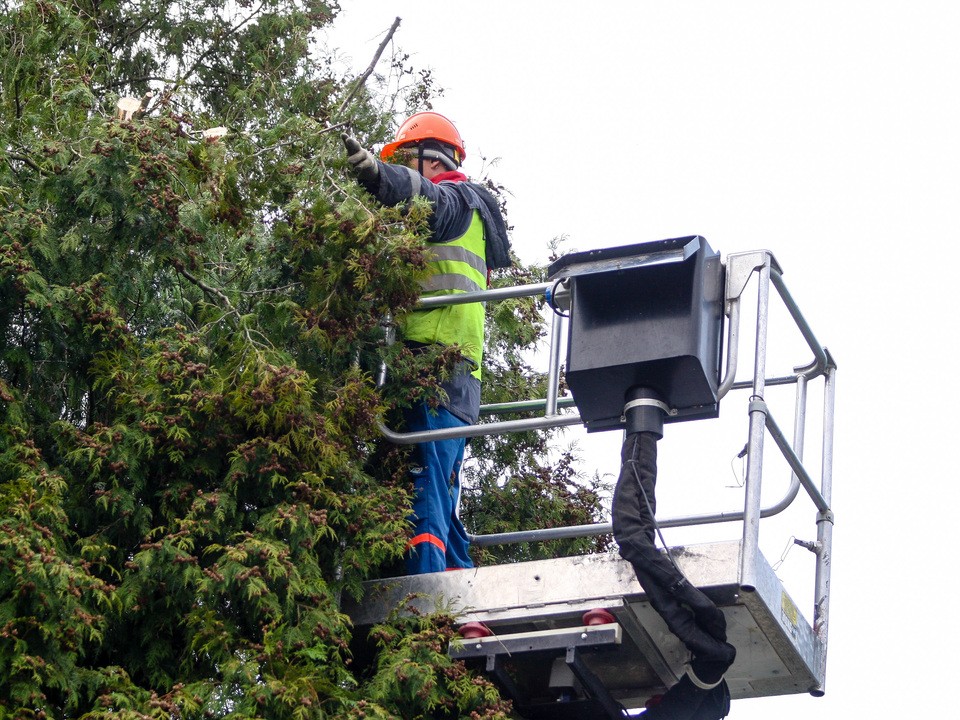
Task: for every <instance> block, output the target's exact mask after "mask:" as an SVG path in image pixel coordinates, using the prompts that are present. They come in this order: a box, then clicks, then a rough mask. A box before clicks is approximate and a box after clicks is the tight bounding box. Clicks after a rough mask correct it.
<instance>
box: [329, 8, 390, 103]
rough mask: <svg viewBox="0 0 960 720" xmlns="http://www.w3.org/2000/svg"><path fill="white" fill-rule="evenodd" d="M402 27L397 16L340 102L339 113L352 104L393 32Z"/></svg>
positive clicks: (375, 65)
mask: <svg viewBox="0 0 960 720" xmlns="http://www.w3.org/2000/svg"><path fill="white" fill-rule="evenodd" d="M398 27H400V18H399V17H397V18H396V19H395V20H394V21H393V25H391V26H390V30H389V31H388V32H387V36H386V37H385V38H384V39H383V42H381V43H380V47H378V48H377V52H376V53H374V56H373V60H371V61H370V64H369V65H368V66H367V69H366V70H364V71H363V74H361V75H360V77H358V78H357V82H356V83H354V86H353V88H352V89H351V90H350V93H349V94H348V95H347V97H346V98H344V100H343V102H342V103H340V107H339V108H337V115H339V114H340V113H342V112H343V111H344V110H346V109H347V105H349V104H350V101H351V100H353V98H354V96H355V95H356V94H357V93H358V92H360V88H362V87H363V86H364V84H365V83H366V82H367V78H369V77H370V76H371V75H372V74H373V71H374V68H376V67H377V63H378V62H380V56H381V55H383V50H384V48H385V47H387V43H388V42H390V40H391V39H392V38H393V34H394V33H395V32H396V31H397V28H398Z"/></svg>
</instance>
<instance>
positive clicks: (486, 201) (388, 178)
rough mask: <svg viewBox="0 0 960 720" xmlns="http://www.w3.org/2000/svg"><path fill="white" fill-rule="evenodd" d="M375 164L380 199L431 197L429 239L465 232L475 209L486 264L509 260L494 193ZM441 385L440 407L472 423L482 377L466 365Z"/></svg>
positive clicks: (460, 177) (450, 178) (457, 177)
mask: <svg viewBox="0 0 960 720" xmlns="http://www.w3.org/2000/svg"><path fill="white" fill-rule="evenodd" d="M378 162H379V161H378ZM379 169H380V172H379V174H378V178H377V183H376V187H370V186H368V187H367V190H369V191H370V192H371V193H372V194H373V195H374V196H375V197H376V198H377V199H378V200H379V201H380V202H382V203H383V204H384V205H400V204H402V203H405V202H409V201H410V200H412V199H413V198H414V197H417V196H423V197H425V198H426V199H427V200H429V201H430V205H431V207H432V209H433V212H432V213H431V214H430V217H429V219H428V227H429V228H430V232H431V237H430V241H431V242H439V243H442V242H449V241H451V240H456V239H457V238H459V237H461V236H463V234H464V233H465V232H466V231H467V228H468V227H469V226H470V222H471V221H472V220H473V217H474V211H477V212H479V214H480V219H481V221H482V222H483V227H484V240H485V244H486V262H487V267H488V268H489V269H495V268H502V267H508V266H509V265H510V264H511V259H510V239H509V237H508V236H507V228H506V223H505V222H504V220H503V215H502V214H501V213H500V207H499V204H498V203H497V201H496V198H494V197H493V195H492V194H491V193H490V192H489V191H488V190H486V188H484V187H482V186H481V185H477V184H476V183H471V182H469V181H467V177H466V175H464V174H463V173H460V172H446V173H443V174H441V175H438V176H437V177H435V178H434V179H433V181H430V180H427V179H426V178H425V177H423V176H422V175H420V173H418V172H417V171H416V170H413V169H412V168H408V167H406V166H403V165H393V164H390V163H384V162H380V168H379ZM441 387H442V388H443V390H444V392H445V393H446V395H447V400H446V402H445V403H444V407H446V408H447V410H449V411H450V412H451V413H453V414H454V415H456V416H457V417H459V418H460V419H461V420H464V421H465V422H468V423H470V424H474V423H476V422H477V420H478V418H479V414H480V381H479V380H477V379H476V378H475V377H473V376H472V375H471V374H470V371H469V369H468V368H465V372H463V373H457V374H455V375H454V376H453V377H451V378H450V379H449V380H447V381H445V382H443V383H441Z"/></svg>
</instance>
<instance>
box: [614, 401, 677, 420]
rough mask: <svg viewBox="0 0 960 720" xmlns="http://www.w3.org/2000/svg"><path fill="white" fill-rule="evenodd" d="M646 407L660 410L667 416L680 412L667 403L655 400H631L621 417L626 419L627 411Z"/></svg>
mask: <svg viewBox="0 0 960 720" xmlns="http://www.w3.org/2000/svg"><path fill="white" fill-rule="evenodd" d="M645 405H647V406H650V407H655V408H660V409H661V410H663V412H665V413H666V414H667V415H676V414H677V413H678V412H679V410H676V409H675V408H671V407H670V406H669V405H667V404H666V403H665V402H661V401H660V400H654V399H653V398H637V399H636V400H631V401H630V402H628V403H627V404H626V405H624V406H623V415H621V417H623V418H626V416H627V411H628V410H630V409H631V408H635V407H641V406H645Z"/></svg>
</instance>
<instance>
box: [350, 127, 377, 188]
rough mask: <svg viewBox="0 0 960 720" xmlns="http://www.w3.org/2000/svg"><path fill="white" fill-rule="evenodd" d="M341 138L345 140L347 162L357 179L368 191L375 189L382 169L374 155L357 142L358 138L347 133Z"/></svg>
mask: <svg viewBox="0 0 960 720" xmlns="http://www.w3.org/2000/svg"><path fill="white" fill-rule="evenodd" d="M340 137H341V138H342V139H343V144H344V145H345V146H346V148H347V161H348V162H349V163H350V166H351V168H352V169H353V172H354V174H355V175H356V176H357V179H358V180H359V181H360V182H361V183H362V184H363V185H364V186H365V187H367V189H370V188H375V187H376V186H377V178H378V177H379V175H380V167H379V165H378V164H377V159H376V158H375V157H374V156H373V153H371V152H370V151H368V150H366V149H364V148H363V146H362V145H360V143H358V142H357V140H356V138H353V137H351V136H350V135H347V134H346V133H344V134H343V135H341V136H340Z"/></svg>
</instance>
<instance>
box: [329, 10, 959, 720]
mask: <svg viewBox="0 0 960 720" xmlns="http://www.w3.org/2000/svg"><path fill="white" fill-rule="evenodd" d="M342 5H343V7H344V9H343V13H342V14H341V17H340V19H339V20H338V21H337V23H336V28H337V29H336V31H335V32H334V33H332V34H331V42H332V43H334V44H335V45H337V46H339V47H340V48H341V49H342V51H343V52H344V55H345V58H346V60H347V61H348V62H350V63H352V66H353V67H354V68H355V70H356V71H358V72H359V71H360V70H362V69H363V68H364V67H366V65H367V64H368V62H369V61H370V59H371V58H372V56H373V53H374V51H375V49H376V47H377V45H378V44H379V42H380V40H381V39H382V37H383V35H384V33H386V31H387V30H388V29H389V27H390V25H391V23H392V22H393V20H394V18H395V17H397V16H399V17H400V18H402V24H401V26H400V28H399V30H398V32H397V34H396V35H395V39H394V45H395V46H397V47H400V48H402V49H403V50H404V51H405V52H408V53H410V54H411V61H412V62H413V63H414V64H416V65H418V66H421V67H429V68H432V69H433V71H434V73H435V75H436V78H437V80H438V82H439V83H440V85H442V86H443V87H445V88H446V94H445V97H444V98H442V99H441V100H440V101H439V102H438V103H436V105H435V109H436V110H438V111H439V112H442V113H443V114H445V115H447V116H448V117H450V118H451V119H452V120H453V121H454V122H455V123H456V124H457V126H458V128H459V129H460V131H461V134H462V135H463V137H464V139H465V141H466V143H467V153H468V159H467V162H466V164H465V169H466V171H467V172H468V174H478V173H479V172H480V170H481V164H480V162H479V156H480V155H481V154H482V155H484V156H486V157H488V158H493V157H498V158H500V161H499V164H498V166H497V167H496V169H495V170H494V172H493V175H494V177H495V178H496V179H497V180H498V181H500V182H501V183H503V184H504V185H505V186H506V187H507V188H508V189H509V191H510V192H511V193H512V197H511V199H510V201H509V205H508V207H509V211H510V217H509V220H510V222H511V224H513V225H514V228H515V229H514V231H513V242H514V246H515V248H516V249H517V251H518V253H519V254H520V256H521V258H522V259H523V260H525V261H527V262H540V263H543V262H546V259H547V253H548V251H547V244H548V242H549V241H550V240H551V238H553V237H555V236H559V235H566V236H568V238H569V240H568V242H567V244H566V246H565V247H567V249H568V250H573V249H577V250H587V249H592V248H601V247H609V246H614V245H623V244H629V243H634V242H645V241H650V240H657V239H662V238H668V237H677V236H681V235H689V234H700V235H703V236H704V237H706V238H707V240H708V241H709V242H710V244H711V245H712V246H713V247H714V248H715V249H717V250H719V251H720V252H721V253H722V254H723V255H724V256H726V255H727V254H728V253H732V252H739V251H745V250H754V249H760V248H765V249H769V250H771V251H772V252H773V253H774V255H775V256H776V258H777V260H778V261H779V262H780V264H781V266H782V267H783V270H784V278H785V280H786V282H787V285H788V287H789V288H790V290H791V292H792V293H793V295H794V297H795V298H796V300H797V301H798V303H799V304H800V307H801V309H802V310H803V312H804V314H805V315H806V317H807V318H808V320H809V321H810V323H811V325H812V326H813V329H814V331H815V332H816V334H817V336H818V338H819V340H820V341H821V342H822V343H823V344H825V345H827V347H829V349H830V350H831V352H832V353H833V354H834V356H835V357H836V360H837V363H838V366H839V373H838V394H837V432H836V461H835V467H834V507H835V511H836V518H837V522H836V527H835V531H834V563H833V593H832V598H831V602H832V605H831V630H830V644H829V659H828V675H827V695H826V696H825V697H823V698H819V699H817V698H812V697H810V696H807V695H796V696H789V697H781V698H773V699H764V700H743V701H739V702H737V703H735V704H734V707H733V711H732V713H731V717H734V718H738V719H741V720H752V719H757V720H759V719H760V718H763V719H764V720H767V719H768V718H770V717H777V718H779V719H780V720H793V719H795V718H808V717H811V716H816V717H818V718H823V719H825V720H841V719H843V720H848V719H849V718H850V717H851V716H852V715H853V714H854V713H856V714H858V715H860V716H862V717H888V716H899V717H903V716H905V715H906V714H908V713H909V715H910V716H911V717H924V716H928V715H932V714H933V713H935V712H936V713H937V714H938V715H942V714H943V712H944V711H945V710H946V708H948V707H950V706H952V705H953V704H954V702H953V698H952V695H951V692H950V691H948V690H947V688H948V687H953V686H954V683H955V680H954V676H955V675H956V661H955V658H956V651H955V647H956V644H957V643H958V642H960V631H958V630H957V625H958V623H957V620H956V619H955V613H956V608H957V600H958V597H957V594H958V590H960V588H958V584H957V581H956V565H957V562H956V538H955V528H956V526H957V524H958V523H957V515H958V512H960V503H958V500H960V493H958V490H957V484H958V480H960V478H958V472H957V469H956V462H955V459H956V457H957V452H956V429H957V428H958V423H957V420H956V412H957V408H958V406H960V393H958V390H957V379H956V378H957V372H956V364H957V342H956V338H957V330H956V327H957V323H956V320H955V315H956V310H955V306H956V302H957V301H956V287H957V285H958V279H957V272H958V261H960V251H958V242H960V231H958V228H960V222H958V220H960V218H958V215H960V213H958V206H960V202H958V201H960V87H958V85H960V40H958V38H960V4H957V3H953V2H947V1H946V0H944V1H936V0H930V1H927V2H922V1H917V0H915V1H914V2H902V1H901V0H886V1H885V2H879V3H878V2H861V1H859V0H857V1H849V2H835V1H834V2H821V1H819V0H813V1H808V2H802V3H799V2H794V3H784V2H770V1H769V0H768V1H766V2H758V1H752V2H727V3H721V2H706V1H703V2H694V1H674V2H653V1H650V0H642V1H638V2H631V3H623V2H617V3H613V2H610V3H607V2H595V3H584V2H567V1H565V0H554V1H553V2H545V1H541V0H530V1H527V2H518V1H513V2H507V1H497V0H492V1H488V2H483V3H451V2H432V1H425V0H419V1H412V0H409V1H408V0H363V1H362V2H361V1H356V2H350V1H349V0H342ZM385 140H386V138H385ZM807 359H808V358H807V357H803V356H801V357H799V358H793V357H791V358H790V362H791V363H793V362H796V363H802V362H805V361H806V360H807ZM812 390H813V391H814V392H815V393H819V392H820V390H819V385H818V386H817V387H816V388H812ZM722 412H723V413H727V409H726V407H725V406H724V407H722ZM740 412H743V413H745V410H741V408H740V407H739V406H737V407H733V406H731V408H730V414H732V415H733V416H736V414H737V413H740ZM777 419H778V421H780V423H781V425H784V426H786V427H787V428H789V426H790V420H791V418H790V417H789V415H784V416H782V417H781V416H778V418H777ZM695 424H697V423H686V425H689V426H692V425H695ZM703 427H704V429H703V430H702V431H701V430H699V429H697V430H685V429H684V430H681V429H680V427H679V426H669V427H668V431H667V433H666V437H665V438H664V440H663V441H662V442H661V453H664V454H665V457H666V462H667V463H668V464H669V463H670V454H671V453H674V454H688V455H689V454H692V453H691V449H690V448H689V447H687V446H683V444H684V443H687V442H692V441H694V440H693V439H692V438H694V437H697V433H700V432H703V433H707V434H709V433H710V428H711V425H710V423H703ZM744 427H745V425H744ZM675 428H676V429H675ZM605 435H612V433H606V434H605ZM688 436H689V437H688ZM591 437H592V438H594V439H595V438H596V436H591ZM609 440H612V442H610V441H607V446H608V447H609V448H611V449H612V451H611V452H608V453H607V454H606V455H603V454H602V453H601V454H599V455H597V454H594V451H593V450H590V461H589V462H590V463H591V465H590V467H589V468H587V469H588V471H590V472H592V471H593V470H594V469H597V470H599V471H600V472H604V473H606V472H614V473H615V472H616V466H617V464H618V460H617V458H616V455H615V454H614V453H615V452H616V447H617V445H618V444H619V438H610V439H609ZM738 442H740V443H741V444H742V442H743V439H742V438H740V439H738ZM768 444H770V443H768ZM601 446H602V443H601ZM681 446H682V447H681ZM587 447H588V448H592V447H593V446H591V445H587ZM738 449H739V447H734V448H733V450H732V452H730V453H728V450H729V448H728V449H727V450H724V451H723V453H722V454H723V457H724V458H725V459H724V460H723V462H722V463H721V464H720V466H719V467H718V470H717V478H716V479H715V482H716V483H718V484H719V485H720V486H726V485H728V484H731V480H732V472H731V469H730V467H729V464H728V462H729V458H730V457H732V454H735V452H736V450H738ZM666 483H669V480H667V479H666V478H665V477H664V461H663V460H662V461H661V487H664V484H666ZM728 490H729V489H728ZM765 497H766V496H765ZM774 499H775V496H774ZM661 509H663V508H661ZM708 509H713V510H718V509H727V508H708ZM698 511H699V510H698ZM665 512H666V513H667V514H668V515H671V514H678V513H679V512H680V509H679V508H678V509H677V511H676V512H671V508H669V507H668V508H667V509H666V511H665ZM803 513H804V515H803V518H804V519H805V521H807V525H806V527H805V528H804V529H803V530H802V531H801V532H798V533H797V535H798V536H800V537H812V536H813V534H814V530H813V522H812V518H813V514H814V513H813V510H812V509H810V507H809V506H806V507H805V508H804V510H803ZM715 527H718V526H715ZM807 528H809V529H807ZM717 532H720V530H719V529H718V531H717ZM723 532H724V533H729V532H730V530H729V529H727V530H723ZM765 532H766V530H765V527H764V526H761V533H762V534H763V533H765ZM804 532H805V533H806V534H805V535H804V534H803V533H804ZM734 535H736V532H734ZM786 537H787V538H789V533H788V534H787V536H786ZM668 541H670V536H669V535H668ZM773 542H774V544H775V545H776V547H777V548H781V547H782V546H783V539H782V538H774V540H773ZM805 552H806V551H803V550H801V549H799V548H797V549H794V550H792V551H791V553H790V554H789V555H788V556H787V560H786V561H785V563H784V566H783V569H784V572H786V573H789V572H790V566H791V564H794V565H806V563H807V561H806V560H805V559H804V558H803V557H802V556H803V554H804V553H805ZM765 553H766V554H767V556H768V559H769V560H770V561H771V562H773V561H776V560H777V559H778V557H777V555H778V554H779V550H777V551H774V552H772V553H771V551H770V550H769V546H767V547H765ZM771 554H772V555H773V556H772V557H771ZM810 584H812V578H811V579H810ZM797 594H798V595H799V596H800V600H802V599H803V598H804V594H803V592H800V593H797ZM801 610H802V611H803V613H804V615H805V616H806V617H807V618H808V619H809V618H810V617H811V616H812V611H811V607H809V606H808V605H807V604H805V603H803V602H801Z"/></svg>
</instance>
